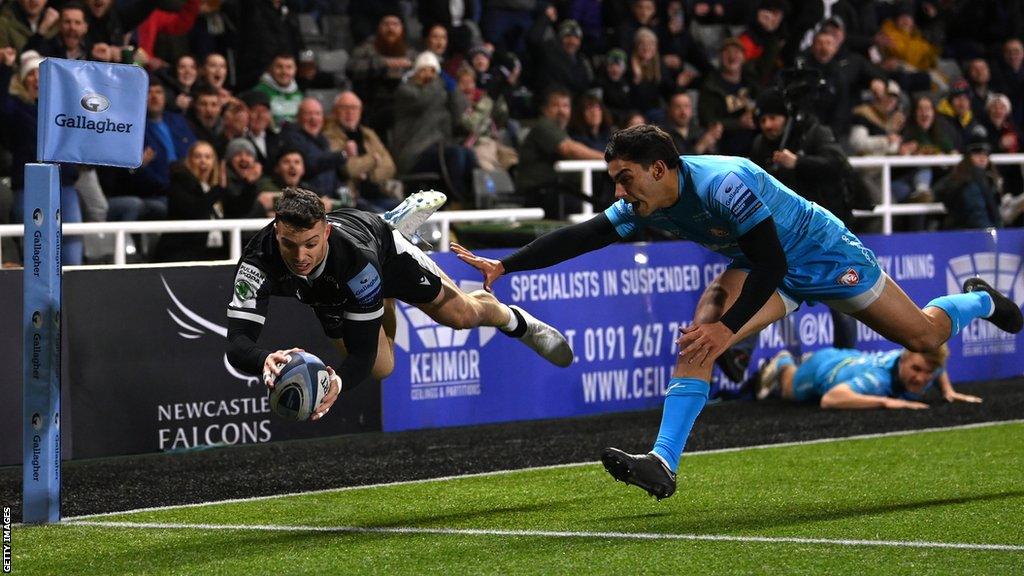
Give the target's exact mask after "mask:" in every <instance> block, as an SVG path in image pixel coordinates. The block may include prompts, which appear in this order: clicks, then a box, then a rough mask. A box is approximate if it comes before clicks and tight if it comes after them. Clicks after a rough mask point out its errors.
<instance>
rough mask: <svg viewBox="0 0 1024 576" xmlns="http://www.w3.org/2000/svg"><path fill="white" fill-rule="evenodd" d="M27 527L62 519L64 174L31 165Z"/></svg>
mask: <svg viewBox="0 0 1024 576" xmlns="http://www.w3.org/2000/svg"><path fill="white" fill-rule="evenodd" d="M25 191H26V193H25V255H26V258H25V272H24V292H25V308H24V314H23V320H22V321H23V326H24V336H25V337H24V352H23V364H22V366H23V370H24V401H23V406H24V424H23V450H24V452H23V454H24V473H23V487H24V508H23V521H24V522H25V523H40V522H57V521H59V520H60V365H61V364H60V312H61V264H60V248H61V234H60V222H61V220H60V218H61V216H60V175H59V174H58V170H57V166H56V165H53V164H28V165H26V166H25Z"/></svg>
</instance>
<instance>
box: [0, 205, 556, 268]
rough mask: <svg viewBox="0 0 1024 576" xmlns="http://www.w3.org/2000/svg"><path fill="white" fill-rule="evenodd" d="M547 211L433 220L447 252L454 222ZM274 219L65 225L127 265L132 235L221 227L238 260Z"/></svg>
mask: <svg viewBox="0 0 1024 576" xmlns="http://www.w3.org/2000/svg"><path fill="white" fill-rule="evenodd" d="M542 218H544V210H542V209H540V208H509V209H502V210H452V211H447V212H437V213H435V214H434V215H433V216H431V217H430V222H431V223H435V224H438V225H439V229H440V238H439V239H438V246H437V247H438V250H439V251H441V252H447V251H448V246H449V244H450V239H451V224H452V222H485V221H495V220H498V221H509V222H516V221H519V220H540V219H542ZM268 222H270V220H268V219H266V218H253V219H239V220H160V221H149V222H82V223H74V224H64V226H63V227H62V228H61V231H62V233H63V235H64V236H85V235H95V234H113V235H114V265H115V266H125V265H126V251H125V248H126V246H127V244H128V235H129V234H157V233H159V234H164V233H177V232H210V231H214V230H219V231H222V232H227V233H228V234H229V244H228V245H229V247H230V261H231V262H237V261H238V259H239V258H240V257H241V256H242V232H248V231H252V230H259V229H260V228H263V227H264V226H266V225H267V223H268ZM24 233H25V227H24V225H22V224H5V225H0V238H3V237H5V236H14V237H21V236H23V235H24Z"/></svg>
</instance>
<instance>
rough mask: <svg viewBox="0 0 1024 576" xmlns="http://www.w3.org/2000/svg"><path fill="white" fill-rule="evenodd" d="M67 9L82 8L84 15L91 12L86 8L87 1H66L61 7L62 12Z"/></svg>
mask: <svg viewBox="0 0 1024 576" xmlns="http://www.w3.org/2000/svg"><path fill="white" fill-rule="evenodd" d="M65 10H81V11H82V15H83V16H87V15H88V14H89V11H88V10H86V9H85V3H84V2H78V1H76V0H71V1H70V2H65V3H64V5H63V6H61V7H60V13H61V14H63V13H64V11H65Z"/></svg>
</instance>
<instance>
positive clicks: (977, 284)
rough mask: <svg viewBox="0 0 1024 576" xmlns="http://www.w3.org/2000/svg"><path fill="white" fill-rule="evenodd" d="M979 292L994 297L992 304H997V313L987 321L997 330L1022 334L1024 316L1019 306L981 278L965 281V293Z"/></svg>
mask: <svg viewBox="0 0 1024 576" xmlns="http://www.w3.org/2000/svg"><path fill="white" fill-rule="evenodd" d="M978 290H983V291H985V292H988V295H989V296H991V297H992V302H994V303H995V311H994V312H992V315H991V316H989V317H988V318H985V320H988V321H989V322H991V323H993V324H995V326H996V328H999V329H1000V330H1003V331H1004V332H1009V333H1010V334H1016V333H1018V332H1020V330H1021V328H1022V327H1024V315H1022V314H1021V312H1020V308H1018V307H1017V304H1016V303H1015V302H1014V301H1013V300H1010V299H1009V298H1007V297H1006V296H1003V295H1002V294H1000V293H999V291H998V290H996V289H995V288H993V287H992V286H991V285H989V283H988V282H985V281H984V280H982V279H981V278H977V277H975V278H968V279H967V280H964V292H977V291H978Z"/></svg>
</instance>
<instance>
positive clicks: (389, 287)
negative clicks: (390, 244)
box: [382, 231, 442, 304]
mask: <svg viewBox="0 0 1024 576" xmlns="http://www.w3.org/2000/svg"><path fill="white" fill-rule="evenodd" d="M394 235H395V252H396V254H395V255H394V256H393V257H392V258H391V259H390V260H388V262H387V263H386V264H385V265H384V269H383V270H382V272H383V275H384V277H383V280H384V289H383V294H384V297H385V298H397V299H399V300H401V301H402V302H405V303H407V304H427V303H429V302H433V301H434V299H435V298H437V295H438V294H440V293H441V276H442V272H441V269H440V268H438V266H437V264H436V263H435V262H434V261H433V260H431V259H430V257H429V256H427V255H426V254H424V253H423V251H422V250H420V249H419V248H417V247H416V246H415V245H413V244H412V243H411V242H409V241H408V240H406V239H405V237H404V236H402V234H401V233H400V232H397V231H395V232H394Z"/></svg>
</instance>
